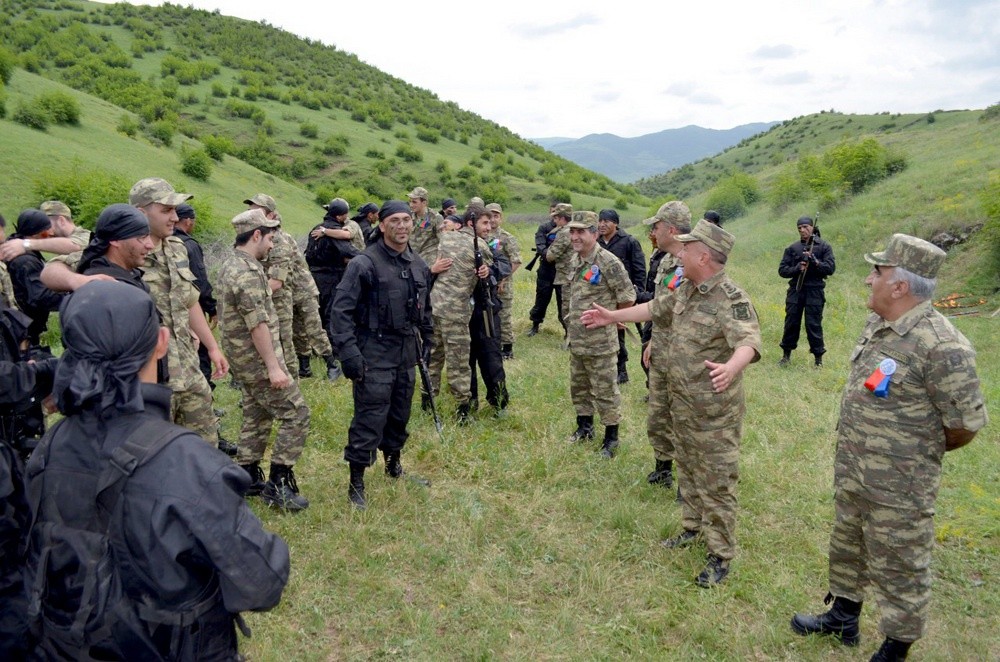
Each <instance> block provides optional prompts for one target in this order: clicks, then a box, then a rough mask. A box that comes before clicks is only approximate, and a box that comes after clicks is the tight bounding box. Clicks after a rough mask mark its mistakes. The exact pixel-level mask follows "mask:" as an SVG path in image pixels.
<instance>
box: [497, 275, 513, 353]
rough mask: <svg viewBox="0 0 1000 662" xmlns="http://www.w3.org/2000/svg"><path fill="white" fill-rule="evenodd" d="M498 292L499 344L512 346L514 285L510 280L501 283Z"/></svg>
mask: <svg viewBox="0 0 1000 662" xmlns="http://www.w3.org/2000/svg"><path fill="white" fill-rule="evenodd" d="M502 284H503V291H502V292H500V304H501V306H500V344H501V345H513V344H514V283H513V281H512V280H511V279H510V278H507V279H505V280H504V281H503V283H502Z"/></svg>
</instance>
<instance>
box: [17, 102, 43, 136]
mask: <svg viewBox="0 0 1000 662" xmlns="http://www.w3.org/2000/svg"><path fill="white" fill-rule="evenodd" d="M11 119H12V120H14V121H15V122H17V123H18V124H23V125H24V126H27V127H30V128H32V129H38V130H39V131H45V130H46V129H48V128H49V121H50V118H49V114H48V113H47V112H45V109H44V108H39V107H38V106H36V105H34V104H26V103H24V102H21V103H19V104H18V106H17V109H16V110H14V114H13V115H11Z"/></svg>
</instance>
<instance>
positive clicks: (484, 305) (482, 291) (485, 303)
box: [472, 235, 537, 338]
mask: <svg viewBox="0 0 1000 662" xmlns="http://www.w3.org/2000/svg"><path fill="white" fill-rule="evenodd" d="M473 241H474V242H475V254H474V257H475V266H476V272H477V274H476V278H479V274H478V272H479V267H481V266H483V252H482V251H481V250H480V248H479V235H476V236H475V238H474V239H473ZM536 257H537V256H536ZM472 297H473V300H474V301H475V305H476V307H477V308H480V309H482V316H483V330H485V332H486V337H487V338H492V337H493V334H494V333H495V331H496V329H494V328H493V307H494V304H493V296H492V295H491V294H490V283H489V278H488V277H487V278H479V280H478V281H477V282H476V289H475V290H473V291H472Z"/></svg>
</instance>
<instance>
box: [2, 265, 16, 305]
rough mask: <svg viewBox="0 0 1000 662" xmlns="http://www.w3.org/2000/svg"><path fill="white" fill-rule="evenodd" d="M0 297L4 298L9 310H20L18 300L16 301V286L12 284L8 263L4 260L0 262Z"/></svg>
mask: <svg viewBox="0 0 1000 662" xmlns="http://www.w3.org/2000/svg"><path fill="white" fill-rule="evenodd" d="M0 296H3V300H4V303H6V304H7V307H8V308H13V309H14V310H19V308H18V307H17V300H16V299H14V284H13V283H11V282H10V272H8V271H7V263H6V262H4V261H3V260H0Z"/></svg>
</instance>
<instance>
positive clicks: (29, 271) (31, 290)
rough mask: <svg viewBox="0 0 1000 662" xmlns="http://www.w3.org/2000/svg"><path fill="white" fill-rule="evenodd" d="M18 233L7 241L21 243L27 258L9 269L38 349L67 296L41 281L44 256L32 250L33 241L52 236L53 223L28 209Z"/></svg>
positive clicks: (30, 339)
mask: <svg viewBox="0 0 1000 662" xmlns="http://www.w3.org/2000/svg"><path fill="white" fill-rule="evenodd" d="M16 230H17V231H16V232H15V233H14V235H13V236H11V238H10V239H8V240H7V241H20V242H22V243H23V245H24V251H25V252H24V254H23V255H21V256H19V257H16V258H14V259H13V260H11V261H10V264H8V265H7V269H8V271H10V281H11V283H12V284H13V286H14V297H15V298H16V299H17V305H18V307H19V308H20V309H21V311H22V312H23V313H24V314H25V315H27V316H28V317H30V318H31V326H30V327H29V328H28V342H29V344H30V345H31V346H32V347H37V346H38V345H39V342H40V336H41V335H42V333H44V332H45V329H46V328H47V327H48V324H49V313H52V312H55V311H57V310H59V304H60V303H62V299H63V294H62V293H61V292H53V291H52V290H50V289H49V288H47V287H45V285H43V284H42V281H41V280H40V277H41V274H42V269H44V268H45V260H43V259H42V254H41V253H39V252H38V251H37V250H34V249H33V248H32V247H31V240H32V239H45V238H47V237H50V236H52V219H50V218H49V217H48V216H47V215H46V214H45V212H43V211H42V210H40V209H25V210H24V211H22V212H21V213H20V214H19V215H18V217H17V228H16Z"/></svg>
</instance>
